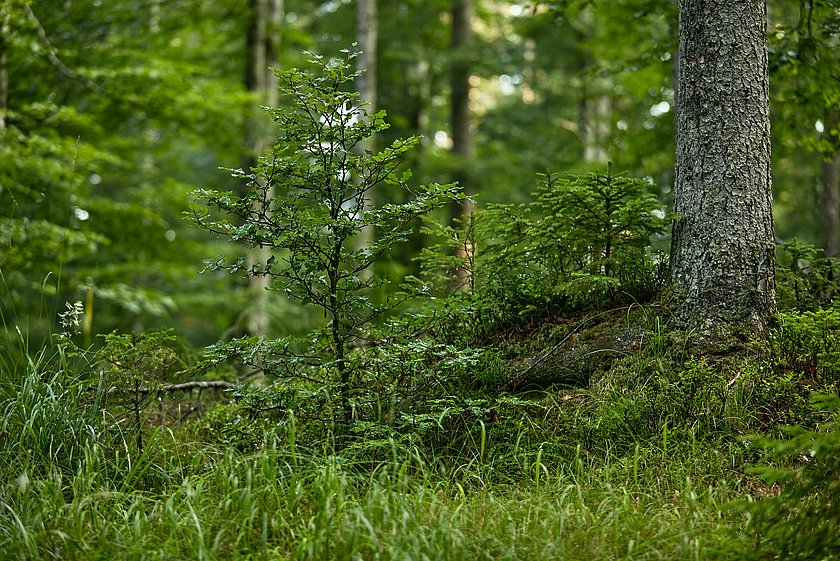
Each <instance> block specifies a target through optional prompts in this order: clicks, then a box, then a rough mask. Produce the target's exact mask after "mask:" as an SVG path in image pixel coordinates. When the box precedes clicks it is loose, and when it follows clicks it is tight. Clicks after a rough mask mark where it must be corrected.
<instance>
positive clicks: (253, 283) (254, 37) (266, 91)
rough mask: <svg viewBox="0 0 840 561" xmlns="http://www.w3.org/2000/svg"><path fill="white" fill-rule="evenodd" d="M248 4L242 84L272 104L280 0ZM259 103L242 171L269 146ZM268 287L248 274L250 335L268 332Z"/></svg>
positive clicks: (255, 258)
mask: <svg viewBox="0 0 840 561" xmlns="http://www.w3.org/2000/svg"><path fill="white" fill-rule="evenodd" d="M250 6H251V21H250V25H249V27H248V37H247V53H248V62H247V66H246V70H245V87H246V88H247V89H248V91H250V92H253V93H254V94H256V96H257V98H258V99H259V105H260V106H261V105H269V106H276V105H277V103H278V100H279V92H278V90H277V87H276V80H275V77H274V71H273V70H271V68H273V67H275V66H277V63H278V60H277V51H278V49H279V43H280V32H279V29H280V24H281V21H282V19H283V0H250ZM260 106H257V107H253V108H252V109H251V110H250V112H249V114H248V115H247V116H246V119H245V145H246V148H247V153H246V154H245V156H244V158H243V160H244V161H243V166H242V167H243V169H246V170H247V169H250V168H252V167H254V166H255V165H256V163H257V159H258V158H259V155H260V154H261V153H262V152H263V150H265V149H266V148H267V147H269V146H271V142H272V129H271V127H270V126H269V125H270V119H269V118H268V117H267V116H266V114H265V112H264V111H263V110H262V107H260ZM268 257H269V255H268V250H265V249H258V250H257V251H255V252H254V253H253V254H252V255H251V256H250V257H249V259H250V261H251V263H255V262H256V263H265V262H266V260H267V259H268ZM268 287H269V277H268V276H255V277H251V279H250V289H251V290H252V291H253V296H254V297H253V300H252V301H251V305H250V306H249V309H248V310H246V314H245V329H246V330H247V332H248V333H249V334H250V335H257V336H264V335H266V334H267V333H268V329H269V314H268V291H267V290H268Z"/></svg>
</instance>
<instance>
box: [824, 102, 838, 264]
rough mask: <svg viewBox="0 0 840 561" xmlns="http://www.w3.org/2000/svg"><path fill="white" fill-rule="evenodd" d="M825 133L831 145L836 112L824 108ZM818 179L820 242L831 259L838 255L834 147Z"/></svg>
mask: <svg viewBox="0 0 840 561" xmlns="http://www.w3.org/2000/svg"><path fill="white" fill-rule="evenodd" d="M823 125H824V127H825V131H826V132H825V135H826V138H827V139H828V141H829V143H831V145H832V146H833V145H835V144H836V142H837V139H836V138H835V137H832V131H833V130H835V129H836V128H837V126H838V118H837V112H836V111H832V110H830V109H829V110H826V111H825V112H824V114H823ZM821 179H822V180H821V181H820V222H821V223H822V238H823V239H822V243H823V247H824V248H825V256H826V257H830V258H832V259H837V258H838V257H840V151H838V150H837V149H836V148H835V150H834V152H833V153H832V154H829V155H828V156H827V159H825V160H824V161H823V165H822V178H821Z"/></svg>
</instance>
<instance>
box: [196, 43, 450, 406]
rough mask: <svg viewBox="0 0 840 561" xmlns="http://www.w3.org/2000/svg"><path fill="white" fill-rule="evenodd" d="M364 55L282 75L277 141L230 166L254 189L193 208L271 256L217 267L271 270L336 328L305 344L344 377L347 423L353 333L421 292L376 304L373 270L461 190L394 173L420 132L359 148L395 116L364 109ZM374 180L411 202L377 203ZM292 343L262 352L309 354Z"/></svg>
mask: <svg viewBox="0 0 840 561" xmlns="http://www.w3.org/2000/svg"><path fill="white" fill-rule="evenodd" d="M356 56H357V53H351V52H349V51H345V52H344V58H343V59H324V58H323V57H320V56H313V58H312V59H311V60H310V61H309V64H310V68H309V69H305V70H302V69H297V68H295V69H291V70H287V71H284V72H280V73H279V74H278V79H279V81H280V85H279V87H280V89H281V93H282V94H283V96H284V99H283V102H284V103H286V104H288V105H284V106H281V107H280V108H278V109H273V110H271V113H272V115H273V117H274V120H275V121H276V122H277V123H278V126H279V129H280V138H279V139H278V140H277V142H276V143H275V145H274V147H273V149H272V151H271V153H270V154H267V155H264V156H263V157H262V158H261V159H260V162H259V165H258V166H257V168H256V169H254V170H252V171H242V170H237V171H235V172H234V175H235V176H236V177H238V178H240V179H242V180H244V181H246V182H247V185H248V193H247V194H246V195H245V196H242V197H240V196H237V195H234V194H232V193H229V192H227V193H223V192H217V191H208V190H201V191H198V192H197V193H196V194H197V197H198V198H199V199H200V200H202V201H204V202H205V203H206V204H207V205H209V206H210V207H215V208H216V209H218V210H220V211H221V212H222V213H223V215H224V216H223V217H222V218H218V219H217V217H215V216H214V215H212V214H211V213H210V211H209V210H207V209H200V208H197V209H196V210H195V213H194V216H193V218H194V220H195V222H196V223H197V224H198V225H199V226H200V227H202V228H205V229H207V230H209V231H211V232H213V233H216V234H220V235H223V236H226V237H228V238H230V239H231V240H233V241H242V242H245V243H247V244H249V245H250V246H251V247H255V248H265V249H268V250H269V251H270V252H271V256H270V257H268V259H267V260H266V261H265V262H264V263H256V264H253V265H250V266H249V265H248V264H247V263H246V262H245V260H244V259H243V258H239V259H237V260H235V261H233V262H229V261H225V260H224V259H220V260H218V261H216V262H213V263H212V264H211V265H212V267H213V268H215V269H226V270H228V271H230V272H232V273H242V272H245V273H246V274H248V275H250V276H267V277H269V278H270V279H271V280H272V288H274V289H276V290H279V291H282V292H283V293H284V294H286V295H287V296H289V297H290V298H293V299H295V300H298V301H299V302H300V303H301V304H304V305H307V304H311V305H313V306H315V307H317V308H319V309H320V310H321V311H322V312H323V314H324V317H325V318H326V319H327V320H328V326H327V327H325V329H323V330H319V331H316V332H315V333H314V334H313V338H312V339H311V340H308V341H306V343H305V345H306V346H307V347H308V349H307V351H306V352H305V354H306V356H307V358H310V359H311V358H313V357H318V366H317V368H318V369H317V370H316V373H315V376H316V377H320V378H321V379H323V380H324V381H328V380H329V378H330V377H331V376H332V375H333V373H334V374H335V376H337V383H338V385H337V386H336V388H337V390H338V394H339V396H340V399H341V403H340V408H341V415H342V417H343V419H344V421H349V420H351V417H352V409H351V403H350V397H351V376H352V370H353V369H352V365H351V363H350V362H349V360H350V359H349V357H348V356H347V353H348V348H349V345H350V343H351V341H353V340H354V339H356V338H364V337H365V336H366V334H365V330H366V329H368V328H369V325H370V324H371V322H373V321H374V320H375V319H376V318H379V317H380V316H382V315H383V314H384V313H385V312H387V311H388V310H391V309H393V308H395V307H396V306H398V305H399V304H401V303H402V302H403V301H405V300H406V299H407V298H409V297H410V296H412V295H414V294H415V293H416V290H415V289H413V288H411V287H410V286H408V285H405V286H404V288H405V292H404V293H400V294H398V295H396V296H393V295H389V296H388V297H386V298H385V300H384V301H383V302H379V301H376V300H375V299H373V298H371V293H372V292H373V291H374V290H375V289H378V288H380V287H382V286H383V285H384V284H386V283H387V282H388V280H387V279H386V278H383V277H380V276H377V275H376V274H375V273H373V272H372V271H371V266H372V265H373V264H374V263H375V262H376V261H378V260H379V259H380V258H381V257H383V256H384V255H386V254H387V253H389V252H390V251H391V250H392V249H393V248H394V247H395V246H396V245H397V244H399V243H401V242H404V241H406V239H407V229H408V228H409V226H410V225H411V224H412V222H414V220H415V219H417V218H418V217H421V216H423V215H425V214H427V213H429V212H430V211H432V210H434V209H436V208H440V207H443V206H445V205H448V204H452V203H454V202H455V201H456V200H458V198H459V195H458V191H457V188H456V187H455V186H454V185H452V184H450V185H439V184H433V185H422V186H411V185H409V178H410V173H409V172H404V173H399V172H398V170H399V168H400V165H401V163H402V161H403V159H404V157H405V155H406V153H407V152H408V151H409V150H410V149H411V148H412V147H414V146H415V145H416V144H417V143H418V139H417V138H409V139H406V140H396V141H394V142H393V143H392V144H391V145H390V146H389V147H387V148H384V149H383V150H381V151H379V152H376V153H372V152H367V151H365V152H363V153H360V152H359V149H360V147H361V146H362V142H363V141H364V140H365V139H367V138H369V137H370V136H372V135H373V134H375V133H377V132H380V131H382V130H385V129H386V128H387V124H386V123H385V121H384V117H385V115H384V112H379V113H377V114H375V115H368V114H367V112H366V111H365V110H364V102H362V101H361V100H359V99H358V94H357V93H354V92H352V91H347V85H348V83H350V82H351V81H352V80H353V79H354V78H355V77H356V76H358V73H354V72H352V61H353V59H354V58H355V57H356ZM377 186H383V187H384V186H387V187H390V188H392V189H395V190H398V191H400V192H401V193H402V194H404V195H406V196H408V197H409V200H407V201H406V202H403V203H392V204H386V205H382V206H380V207H378V208H371V207H370V203H369V201H370V199H371V194H372V191H373V189H374V188H375V187H377ZM324 341H326V342H328V343H327V344H324ZM295 343H296V342H295V341H293V340H291V339H288V340H285V341H281V342H278V343H269V345H268V346H270V347H272V348H271V349H270V350H267V351H266V352H267V353H269V354H272V355H273V356H285V357H294V356H296V354H297V356H301V354H300V353H297V352H296V351H295V350H294V345H295ZM297 343H300V341H297ZM287 364H290V363H287ZM294 364H295V366H300V367H302V368H303V369H307V368H308V367H310V366H311V365H310V364H308V363H305V362H303V361H297V362H295V363H294ZM310 370H311V369H310Z"/></svg>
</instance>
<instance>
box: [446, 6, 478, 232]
mask: <svg viewBox="0 0 840 561" xmlns="http://www.w3.org/2000/svg"><path fill="white" fill-rule="evenodd" d="M471 20H472V0H453V4H452V42H451V52H452V68H451V73H450V88H451V90H452V101H451V103H452V105H451V112H450V116H449V119H450V128H451V130H452V152H453V154H454V155H455V157H456V160H457V162H458V163H457V166H458V169H457V171H456V172H455V176H456V179H457V180H458V182H459V183H460V184H461V186H462V188H463V189H464V191H465V192H466V193H468V194H471V193H472V191H473V187H474V186H473V185H472V178H471V177H470V176H471V174H470V172H469V166H470V163H471V160H472V157H473V152H474V148H473V135H472V123H471V113H470V89H471V88H470V76H471V75H472V68H471V66H472V65H471V64H470V60H471V59H472V53H471V52H470V50H471V48H472V35H473V33H472V23H471ZM464 210H472V209H468V208H466V207H464V208H462V209H459V213H458V214H459V215H465V214H468V212H461V211H464Z"/></svg>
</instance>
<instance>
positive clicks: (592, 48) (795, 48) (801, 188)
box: [0, 0, 840, 344]
mask: <svg viewBox="0 0 840 561" xmlns="http://www.w3.org/2000/svg"><path fill="white" fill-rule="evenodd" d="M838 4H840V2H838V0H803V1H802V2H786V1H782V0H771V1H770V3H769V5H770V15H769V17H770V24H769V29H770V30H771V33H770V38H769V39H770V45H771V51H770V58H771V97H772V101H771V103H772V113H773V115H772V119H773V126H772V131H773V177H774V189H775V196H776V225H777V234H778V236H779V237H781V238H782V239H784V240H787V239H790V238H792V237H794V236H798V237H800V238H802V239H803V240H805V241H808V242H812V243H816V244H818V245H821V246H822V247H825V248H826V249H827V251H828V254H829V255H836V253H837V252H838V251H840V249H838V246H840V239H838V238H839V237H840V226H837V224H838V219H837V216H838V212H839V211H840V209H838V206H839V205H840V203H838V195H837V176H838V174H837V170H838V156H837V155H838V147H840V139H838V130H837V127H838V125H837V122H838V105H840V79H839V78H840V77H838V73H840V72H839V71H838V66H839V65H840V61H838V54H837V53H838V52H840V51H838V49H837V46H838V45H837V43H838V28H840V24H838V8H839V6H838ZM465 6H466V7H467V8H469V9H468V10H464V9H463V8H464V7H465ZM361 7H364V6H361ZM359 8H360V6H358V5H357V3H356V2H355V1H353V0H327V1H315V0H285V1H283V2H278V0H271V1H269V0H170V1H167V2H163V1H160V0H120V1H114V2H105V1H99V0H92V1H87V2H80V1H77V0H44V1H41V2H37V3H31V2H28V1H26V0H7V1H5V2H3V3H2V6H0V26H2V29H3V32H2V33H0V273H2V276H1V277H0V313H2V319H3V326H4V327H5V328H7V329H11V327H12V326H13V325H20V326H24V327H23V328H24V329H26V330H27V331H28V333H29V336H30V338H31V340H33V342H38V343H40V341H41V340H42V339H43V337H46V336H47V333H48V332H49V329H50V327H51V325H52V324H53V323H54V320H55V318H56V315H57V313H58V312H60V311H62V310H64V306H65V303H66V302H75V301H82V302H83V303H85V324H84V334H83V335H82V337H83V338H84V342H86V343H90V342H94V341H95V340H96V339H95V335H96V334H98V333H108V332H110V331H112V330H115V329H117V330H131V329H135V330H143V329H149V328H155V327H161V326H171V327H174V328H175V329H176V330H177V331H178V332H179V333H180V334H182V335H184V336H186V337H188V338H189V339H190V340H191V341H192V342H194V343H196V344H207V343H210V342H213V341H216V340H219V339H224V338H227V337H230V336H231V335H233V334H241V333H244V332H248V331H251V332H261V333H262V334H265V335H268V336H281V335H286V334H289V333H302V332H305V331H306V330H307V329H308V328H309V327H310V326H311V325H312V321H313V319H315V318H310V317H308V316H307V313H308V312H305V311H303V310H302V309H301V308H299V307H297V306H295V305H293V304H290V303H288V302H287V301H285V300H284V299H283V298H282V296H279V295H271V296H270V298H271V300H270V301H263V302H262V303H260V302H259V301H258V306H257V307H258V309H259V310H261V311H262V312H264V316H262V317H254V316H253V315H252V314H249V310H253V309H254V306H253V305H252V304H253V303H254V302H255V300H254V297H253V294H254V290H260V291H262V292H264V290H262V288H261V287H256V288H255V287H253V286H249V282H248V280H247V279H245V278H242V279H238V280H237V279H234V280H230V279H228V278H226V277H224V276H220V275H218V274H215V273H209V272H208V273H205V274H199V271H200V270H201V269H202V268H203V267H204V265H203V261H204V260H205V259H214V258H216V257H217V256H218V255H220V254H226V255H227V256H230V254H231V253H236V252H241V254H242V256H243V257H244V256H245V251H246V249H245V248H244V247H242V248H236V247H233V248H231V247H229V246H223V245H221V244H219V242H217V241H216V240H215V239H213V238H212V237H210V236H208V235H207V234H204V233H202V232H199V231H197V230H196V229H194V228H193V227H192V226H191V225H189V224H188V223H187V222H185V221H184V220H182V219H181V215H182V213H183V211H184V210H186V209H187V208H188V206H189V193H190V192H192V190H193V189H194V188H196V187H202V186H212V187H213V188H216V189H228V190H235V189H236V188H237V185H235V184H234V183H233V180H232V179H231V178H230V177H229V174H228V173H226V172H225V171H221V170H219V169H218V168H220V167H223V168H239V167H248V166H249V165H251V164H249V162H252V161H254V160H253V159H254V157H255V154H256V153H258V152H259V151H261V150H262V149H265V148H267V147H269V146H270V143H271V138H272V135H273V134H274V133H273V132H272V131H271V130H270V128H268V127H269V125H270V120H269V119H268V117H263V116H262V114H261V113H260V112H259V111H255V108H257V107H258V106H259V105H261V104H273V103H275V101H274V99H275V98H273V97H272V96H271V94H270V91H269V90H270V87H269V84H268V82H269V81H270V79H271V74H270V73H262V74H260V73H259V67H261V66H262V67H266V66H274V65H276V66H277V67H279V68H290V67H292V66H295V65H296V64H298V63H299V62H300V61H301V60H302V54H301V51H302V50H310V51H313V52H318V53H321V54H324V55H326V56H331V55H335V54H337V53H338V52H339V50H340V49H342V48H347V47H348V46H349V45H351V44H352V43H353V42H354V41H358V40H359V39H360V38H361V39H363V38H365V37H366V36H369V35H370V34H369V33H368V35H365V33H364V30H365V29H376V30H377V31H378V33H376V34H375V35H376V37H377V42H376V45H377V49H376V52H375V60H371V61H370V64H371V65H373V64H374V62H375V66H376V73H375V75H374V74H371V79H375V83H374V84H368V85H364V84H363V85H362V86H363V87H365V88H368V90H369V91H375V92H376V98H377V99H376V104H377V108H378V109H383V110H385V111H386V113H387V114H388V121H389V122H390V123H392V126H391V128H390V129H388V130H386V131H382V132H381V133H380V134H379V135H378V137H377V140H376V142H377V143H378V144H379V145H380V146H384V145H387V144H388V143H390V142H391V141H392V140H393V139H394V138H399V137H406V136H410V135H414V134H417V135H421V136H422V137H423V140H422V144H421V146H420V147H419V149H418V150H417V151H416V152H415V153H414V154H412V156H411V158H410V160H411V161H409V162H407V164H408V166H409V167H410V168H411V169H412V170H414V177H413V179H412V181H416V182H417V184H423V183H429V182H435V181H437V182H442V183H445V182H448V181H450V180H452V179H456V178H459V177H460V178H463V180H464V182H465V184H468V185H467V186H468V187H469V189H470V190H471V191H473V192H475V193H477V194H478V204H479V206H482V205H486V204H487V203H488V202H502V203H511V202H521V201H524V200H527V199H529V198H531V196H532V193H533V192H534V191H535V190H536V177H537V174H538V173H543V172H545V171H546V170H548V169H551V170H554V171H569V172H581V171H590V170H592V169H595V168H601V169H603V164H604V162H605V161H606V160H611V161H612V162H613V165H614V168H615V169H616V170H626V171H628V172H629V174H630V175H632V176H637V177H643V178H644V177H647V178H650V179H651V180H652V181H651V185H657V186H659V187H657V188H655V189H657V190H656V191H655V192H654V193H653V194H654V195H656V196H657V197H659V198H660V199H661V200H662V201H663V202H666V203H668V202H670V200H669V199H670V191H671V185H672V183H673V160H674V141H673V136H674V118H673V107H674V105H675V100H674V76H675V71H676V65H677V61H676V22H677V13H676V8H675V6H674V3H673V2H672V1H671V0H609V1H608V0H562V1H552V2H548V1H541V0H538V1H529V2H524V1H497V0H471V1H470V2H468V3H467V2H464V0H388V1H380V2H377V3H376V8H377V9H376V10H375V12H373V13H375V21H361V22H360V21H359V19H358V14H360V13H361V14H363V15H364V14H370V13H371V12H370V11H369V10H361V11H360V10H359ZM464 14H466V16H465V18H466V19H464V17H462V16H463V15H464ZM459 26H460V27H459ZM464 26H466V28H468V30H469V33H468V34H467V35H464V34H463V33H460V32H462V31H464V29H466V28H465V27H464ZM260 30H262V33H263V35H262V45H263V48H262V50H260V49H255V46H256V45H257V43H255V41H256V40H257V39H259V33H256V32H258V31H260ZM459 33H460V34H459ZM465 38H467V39H468V40H467V39H465ZM260 53H262V55H260ZM258 75H259V76H261V77H262V79H261V80H256V78H257V77H258ZM456 84H457V87H456ZM456 106H458V107H460V108H461V109H460V112H457V111H455V109H456ZM456 116H457V118H456ZM263 119H264V120H263ZM256 123H259V124H256ZM464 123H466V125H465V124H464ZM456 128H460V131H458V130H456ZM257 133H259V134H257ZM465 134H466V135H467V136H465ZM465 142H466V143H465ZM459 147H460V148H459ZM464 147H466V148H467V149H464ZM386 202H399V201H372V202H371V204H373V205H378V204H383V203H386ZM445 218H446V216H445V214H444V213H442V214H441V216H440V219H445ZM423 244H424V238H423V235H422V234H421V233H420V232H419V228H418V231H417V232H416V234H415V236H414V246H415V249H419V247H420V246H422V245H423ZM380 266H381V267H383V270H382V271H379V274H385V275H390V276H392V277H393V278H396V279H399V278H401V277H402V276H403V275H405V274H408V273H413V272H416V267H417V264H416V263H414V262H413V261H412V260H411V255H410V252H408V251H407V252H406V253H405V254H404V255H400V256H395V257H392V258H391V259H389V260H387V261H384V262H383V263H382V264H381V265H380ZM266 297H267V298H268V297H269V296H266ZM265 302H267V303H265ZM249 322H250V325H249Z"/></svg>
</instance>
